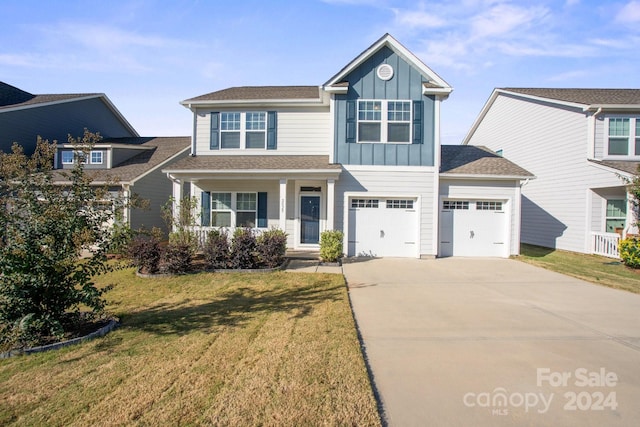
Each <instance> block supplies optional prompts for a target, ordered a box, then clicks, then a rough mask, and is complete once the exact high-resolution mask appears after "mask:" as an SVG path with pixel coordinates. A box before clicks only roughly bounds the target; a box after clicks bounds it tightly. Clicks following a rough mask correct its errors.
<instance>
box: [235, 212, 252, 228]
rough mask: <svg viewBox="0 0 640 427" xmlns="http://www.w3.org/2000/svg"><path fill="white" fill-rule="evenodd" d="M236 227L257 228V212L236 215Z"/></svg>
mask: <svg viewBox="0 0 640 427" xmlns="http://www.w3.org/2000/svg"><path fill="white" fill-rule="evenodd" d="M236 222H237V224H236V227H251V228H253V227H255V226H256V213H255V212H238V213H237V214H236Z"/></svg>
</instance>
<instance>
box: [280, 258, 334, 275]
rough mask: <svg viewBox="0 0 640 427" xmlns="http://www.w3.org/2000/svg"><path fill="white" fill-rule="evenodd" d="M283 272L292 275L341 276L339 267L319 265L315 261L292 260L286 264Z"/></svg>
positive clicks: (318, 262)
mask: <svg viewBox="0 0 640 427" xmlns="http://www.w3.org/2000/svg"><path fill="white" fill-rule="evenodd" d="M285 271H291V272H294V273H332V274H342V266H339V265H336V266H334V265H320V261H318V260H315V259H296V258H292V259H290V260H289V264H287V268H286V269H285Z"/></svg>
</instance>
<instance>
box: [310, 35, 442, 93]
mask: <svg viewBox="0 0 640 427" xmlns="http://www.w3.org/2000/svg"><path fill="white" fill-rule="evenodd" d="M384 48H388V49H390V50H391V51H392V52H393V53H395V54H397V55H398V56H399V57H400V58H402V59H403V60H404V61H406V62H407V63H409V64H410V65H411V66H413V67H415V68H416V69H417V70H418V71H419V72H420V74H422V76H423V77H424V78H425V79H426V80H427V81H428V82H427V83H428V84H429V85H428V86H425V90H431V91H434V92H438V91H441V92H443V93H447V94H448V93H450V92H451V90H452V88H451V86H450V85H449V84H448V83H447V82H446V81H444V79H442V78H441V77H440V76H439V75H438V74H437V73H436V72H435V71H433V70H432V69H431V68H429V67H427V65H425V63H424V62H422V61H421V60H420V59H419V58H418V57H417V56H415V55H414V54H413V53H412V52H411V51H409V50H408V49H407V48H406V47H404V46H403V45H402V44H400V42H398V41H397V40H396V39H395V38H393V37H392V36H391V35H390V34H388V33H387V34H385V35H384V36H382V37H381V38H380V39H378V40H377V41H376V42H375V43H373V44H372V45H371V46H370V47H369V48H367V49H366V50H365V51H364V52H362V53H361V54H360V55H358V56H357V57H356V58H355V59H353V60H352V61H351V62H349V63H348V64H347V65H346V66H345V67H343V68H342V69H341V70H340V71H339V72H338V73H337V74H335V75H334V76H333V77H331V78H330V79H329V80H328V81H327V82H326V83H325V84H324V85H323V86H324V87H325V88H328V87H336V86H339V85H340V84H341V83H343V81H344V80H345V78H346V77H347V76H348V75H349V74H350V73H351V72H353V71H354V70H355V69H356V68H358V67H359V66H361V65H362V64H364V63H365V62H366V61H367V60H368V59H369V58H371V57H372V56H373V55H375V54H376V53H377V52H379V51H380V50H381V49H384Z"/></svg>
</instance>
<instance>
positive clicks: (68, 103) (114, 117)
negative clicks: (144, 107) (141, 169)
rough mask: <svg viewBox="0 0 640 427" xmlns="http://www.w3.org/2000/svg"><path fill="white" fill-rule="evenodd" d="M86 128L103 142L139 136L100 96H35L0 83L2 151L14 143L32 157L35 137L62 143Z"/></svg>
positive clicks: (99, 94) (104, 96)
mask: <svg viewBox="0 0 640 427" xmlns="http://www.w3.org/2000/svg"><path fill="white" fill-rule="evenodd" d="M85 128H86V129H88V130H90V131H91V132H94V133H95V132H99V133H100V134H101V135H102V136H103V137H105V138H120V137H137V136H138V133H137V132H136V131H135V129H134V128H133V127H132V126H131V125H130V124H129V122H127V120H126V119H125V118H124V117H123V116H122V114H120V112H119V111H118V110H117V109H116V107H115V106H114V105H113V104H112V103H111V101H109V98H107V96H106V95H105V94H103V93H77V94H48V95H34V94H31V93H29V92H25V91H23V90H21V89H18V88H16V87H14V86H11V85H8V84H6V83H3V82H0V150H1V151H4V152H9V151H11V146H12V145H13V143H14V142H17V143H19V144H20V145H22V147H23V148H24V150H25V152H26V153H27V154H31V153H32V152H33V150H34V149H35V146H36V140H37V137H38V136H41V137H42V138H44V139H48V140H49V141H50V142H53V141H54V140H57V141H58V142H60V143H64V142H67V138H68V135H69V134H71V135H72V136H73V137H78V136H82V134H83V133H84V129H85Z"/></svg>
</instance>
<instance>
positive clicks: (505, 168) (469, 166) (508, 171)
mask: <svg viewBox="0 0 640 427" xmlns="http://www.w3.org/2000/svg"><path fill="white" fill-rule="evenodd" d="M441 153H442V157H441V166H440V173H448V174H460V175H496V176H518V177H533V176H534V175H533V174H532V173H530V172H529V171H527V170H525V169H523V168H521V167H520V166H518V165H516V164H515V163H513V162H511V161H509V160H507V159H505V158H504V157H501V156H499V155H497V154H496V153H495V152H493V151H491V150H489V149H488V148H487V147H483V146H475V145H443V146H442V150H441Z"/></svg>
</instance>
